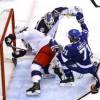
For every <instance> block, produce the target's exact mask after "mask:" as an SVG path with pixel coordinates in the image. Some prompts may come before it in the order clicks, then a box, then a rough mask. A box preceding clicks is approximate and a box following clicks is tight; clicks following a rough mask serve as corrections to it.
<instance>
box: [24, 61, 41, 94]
mask: <svg viewBox="0 0 100 100" xmlns="http://www.w3.org/2000/svg"><path fill="white" fill-rule="evenodd" d="M31 78H32V82H33V86H32V87H30V88H29V89H27V90H26V94H27V95H29V96H31V95H37V94H40V80H41V66H40V65H38V64H35V63H33V64H32V65H31Z"/></svg>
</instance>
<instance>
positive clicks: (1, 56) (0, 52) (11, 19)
mask: <svg viewBox="0 0 100 100" xmlns="http://www.w3.org/2000/svg"><path fill="white" fill-rule="evenodd" d="M6 11H7V13H8V14H7V15H6V16H5V17H6V21H5V25H4V28H3V31H2V33H0V35H1V36H0V64H1V65H0V66H1V86H2V100H6V86H5V69H4V67H5V64H4V49H3V42H4V40H5V36H6V33H7V30H8V27H9V24H11V34H15V33H14V29H15V19H14V10H13V9H8V10H5V11H3V12H2V13H1V14H0V16H1V15H2V14H3V13H4V12H6ZM1 20H2V19H1ZM10 22H11V23H10ZM1 24H2V23H1ZM0 28H2V27H1V26H0ZM13 45H14V46H16V41H13Z"/></svg>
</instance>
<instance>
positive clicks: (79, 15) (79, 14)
mask: <svg viewBox="0 0 100 100" xmlns="http://www.w3.org/2000/svg"><path fill="white" fill-rule="evenodd" d="M76 19H77V21H78V23H79V24H80V26H81V28H82V33H85V34H86V35H88V28H87V25H86V24H85V22H84V16H83V13H82V12H77V14H76Z"/></svg>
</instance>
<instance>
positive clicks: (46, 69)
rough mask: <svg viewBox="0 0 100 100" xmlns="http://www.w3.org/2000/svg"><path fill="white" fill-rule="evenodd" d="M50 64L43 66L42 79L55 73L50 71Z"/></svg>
mask: <svg viewBox="0 0 100 100" xmlns="http://www.w3.org/2000/svg"><path fill="white" fill-rule="evenodd" d="M50 66H51V64H48V65H47V66H46V67H44V68H43V73H42V78H43V79H49V78H55V74H53V73H50V70H49V68H50Z"/></svg>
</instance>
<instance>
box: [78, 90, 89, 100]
mask: <svg viewBox="0 0 100 100" xmlns="http://www.w3.org/2000/svg"><path fill="white" fill-rule="evenodd" d="M90 93H91V91H89V92H87V93H86V94H84V95H82V96H81V97H79V98H78V99H77V100H81V99H82V98H84V97H86V96H87V95H89V94H90Z"/></svg>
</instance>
